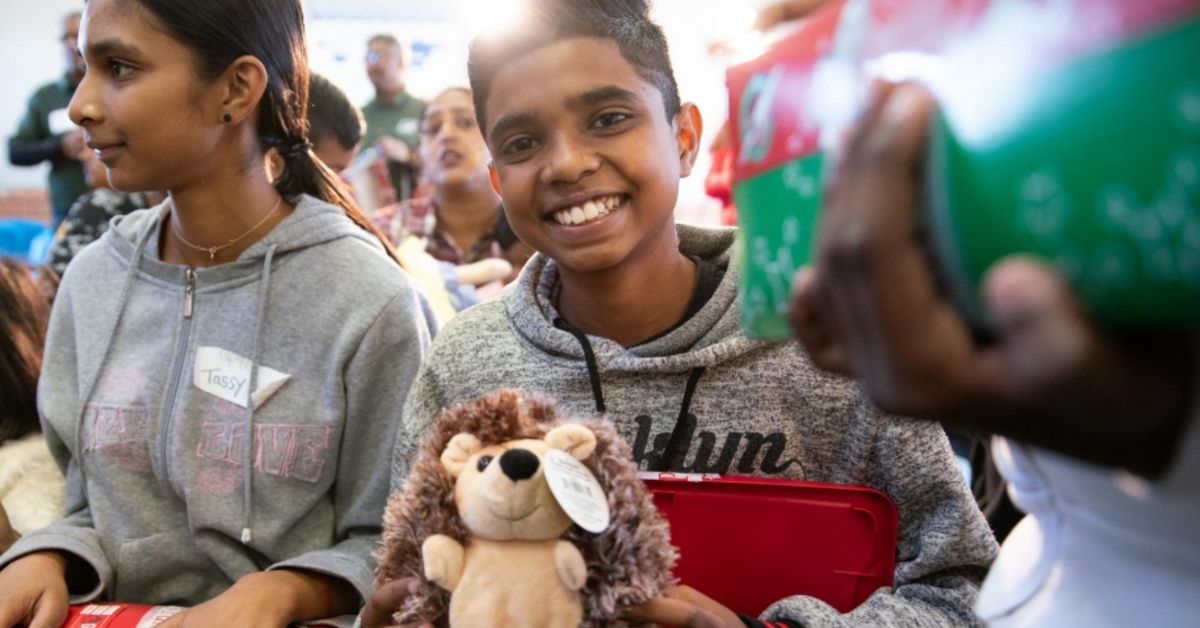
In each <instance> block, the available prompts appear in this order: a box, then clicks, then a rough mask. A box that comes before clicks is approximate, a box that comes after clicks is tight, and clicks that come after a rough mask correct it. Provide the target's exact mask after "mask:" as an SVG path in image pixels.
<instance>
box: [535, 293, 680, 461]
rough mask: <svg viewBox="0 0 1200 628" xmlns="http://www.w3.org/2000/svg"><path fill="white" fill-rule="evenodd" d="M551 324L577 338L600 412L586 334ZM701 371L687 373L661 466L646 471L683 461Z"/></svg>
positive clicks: (566, 325)
mask: <svg viewBox="0 0 1200 628" xmlns="http://www.w3.org/2000/svg"><path fill="white" fill-rule="evenodd" d="M554 326H555V327H557V328H559V329H561V330H563V331H565V332H567V333H569V334H571V335H572V336H574V337H575V339H576V340H578V341H579V346H580V347H582V348H583V359H584V362H585V363H586V364H587V370H588V379H589V380H591V383H592V399H593V400H594V401H595V403H596V412H597V413H601V414H602V413H604V412H605V407H604V390H603V389H602V388H601V386H600V368H599V366H598V365H597V364H596V354H595V352H594V351H593V350H592V343H591V342H590V341H588V339H587V334H585V333H583V331H581V330H580V329H578V328H576V327H574V326H573V325H571V324H570V323H568V322H567V320H566V319H565V318H563V317H561V316H559V317H557V318H555V319H554ZM703 374H704V367H703V366H697V367H695V368H693V369H692V370H691V372H689V373H688V380H687V386H686V387H685V388H684V390H683V403H681V404H680V406H679V417H678V418H677V419H675V425H674V426H672V427H671V434H670V436H669V437H668V438H667V446H666V448H665V449H664V450H663V455H662V458H661V459H660V463H659V465H658V466H659V467H661V468H659V469H648V470H649V471H660V472H661V471H670V470H671V469H672V467H676V466H679V465H680V464H682V463H683V457H684V455H686V454H687V449H688V444H689V443H687V442H684V438H685V436H686V435H687V434H689V433H690V432H691V430H690V429H687V428H688V426H689V425H692V424H693V423H694V421H693V419H692V417H691V416H690V415H689V411H690V410H691V407H692V397H693V396H695V393H696V384H698V383H699V382H700V376H701V375H703Z"/></svg>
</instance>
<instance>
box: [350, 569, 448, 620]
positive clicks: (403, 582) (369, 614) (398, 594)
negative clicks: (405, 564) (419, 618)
mask: <svg viewBox="0 0 1200 628" xmlns="http://www.w3.org/2000/svg"><path fill="white" fill-rule="evenodd" d="M416 585H417V580H416V579H415V578H398V579H396V580H392V581H391V582H388V583H386V584H383V585H381V586H380V587H379V588H377V589H375V592H374V593H372V594H371V598H370V599H369V600H367V605H366V606H365V607H363V610H362V628H388V627H391V626H395V624H394V623H392V615H394V614H395V613H396V611H397V610H399V608H400V607H401V606H402V605H403V604H404V600H405V599H407V598H408V596H410V595H412V594H413V593H414V587H415V586H416ZM415 628H433V624H421V625H419V626H417V627H415Z"/></svg>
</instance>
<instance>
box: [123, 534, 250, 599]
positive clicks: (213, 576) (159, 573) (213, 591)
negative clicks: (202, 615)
mask: <svg viewBox="0 0 1200 628" xmlns="http://www.w3.org/2000/svg"><path fill="white" fill-rule="evenodd" d="M116 567H117V569H116V578H115V580H116V583H115V586H114V592H113V593H114V595H113V599H115V600H118V601H121V602H139V603H144V604H174V605H180V606H189V605H192V604H197V603H199V602H202V601H204V600H207V599H209V598H211V597H213V596H215V595H217V594H218V593H220V592H221V591H222V590H224V589H225V588H226V587H227V586H228V585H229V584H230V582H229V580H228V578H226V577H225V575H224V574H222V573H221V572H220V571H218V570H217V569H216V568H215V567H214V565H213V563H212V561H211V560H209V558H208V557H207V556H205V555H204V554H203V553H202V552H201V551H200V549H199V548H198V547H196V544H195V543H193V542H192V538H191V533H190V532H189V531H188V529H187V528H179V529H177V530H170V531H167V532H160V533H158V534H154V535H151V536H148V537H144V538H140V539H134V540H132V541H126V542H125V543H122V544H121V548H120V550H119V552H118V556H117V565H116Z"/></svg>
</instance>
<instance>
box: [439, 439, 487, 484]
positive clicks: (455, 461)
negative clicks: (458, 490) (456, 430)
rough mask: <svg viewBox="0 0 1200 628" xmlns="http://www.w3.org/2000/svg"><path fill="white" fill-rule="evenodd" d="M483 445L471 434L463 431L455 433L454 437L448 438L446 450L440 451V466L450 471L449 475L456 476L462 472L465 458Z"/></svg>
mask: <svg viewBox="0 0 1200 628" xmlns="http://www.w3.org/2000/svg"><path fill="white" fill-rule="evenodd" d="M482 447H483V445H482V444H481V443H480V442H479V439H478V438H475V436H474V435H472V434H467V433H466V432H463V433H461V434H455V435H454V438H451V439H450V443H449V444H447V445H446V451H443V452H442V466H444V467H446V470H447V471H449V472H450V475H453V476H454V477H458V474H460V473H462V470H463V467H465V466H467V460H468V459H470V457H471V454H473V453H475V452H477V451H479V450H480V449H481V448H482Z"/></svg>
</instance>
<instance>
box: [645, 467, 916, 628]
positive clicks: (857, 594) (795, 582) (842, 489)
mask: <svg viewBox="0 0 1200 628" xmlns="http://www.w3.org/2000/svg"><path fill="white" fill-rule="evenodd" d="M654 477H658V478H659V479H653V478H654ZM670 478H676V479H670ZM643 479H645V481H646V486H647V487H648V488H649V489H650V491H651V492H652V493H653V494H654V503H655V505H656V506H658V509H659V510H660V511H661V512H662V513H663V514H664V515H665V516H666V518H667V520H668V521H669V522H670V524H671V541H672V543H673V544H674V545H675V546H676V547H678V548H679V551H680V560H679V563H678V565H676V568H675V575H676V576H678V577H679V579H680V581H681V582H682V583H683V584H687V585H689V586H691V587H692V588H694V589H696V590H698V591H700V592H702V593H704V594H706V595H708V596H709V597H711V598H713V599H715V600H717V601H718V602H721V603H722V604H724V605H725V606H727V607H729V608H730V609H732V610H734V611H736V612H738V613H746V614H749V615H757V614H759V613H760V612H762V611H763V610H764V609H765V608H766V607H767V606H769V605H770V604H772V603H773V602H776V601H778V600H780V599H783V598H785V597H788V596H790V595H798V594H803V595H811V596H813V597H816V598H818V599H821V600H823V601H825V602H827V603H828V604H830V605H831V606H833V607H834V608H836V609H838V611H841V612H846V611H849V610H851V609H853V608H854V607H856V606H858V605H859V604H860V603H862V601H863V600H865V599H867V598H868V597H870V595H871V594H872V593H873V592H875V590H876V589H878V588H879V587H884V586H890V585H891V584H892V576H893V571H894V570H895V566H896V533H897V525H898V520H899V517H898V515H897V513H896V506H895V504H893V503H892V500H891V499H890V498H889V497H888V496H887V495H884V494H883V493H881V492H879V491H877V490H875V489H872V488H868V487H864V486H851V485H843V484H825V483H816V482H798V481H792V480H771V479H760V478H738V477H722V478H717V479H712V478H707V479H705V478H702V477H698V476H694V475H691V476H676V475H672V474H665V473H664V474H643Z"/></svg>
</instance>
